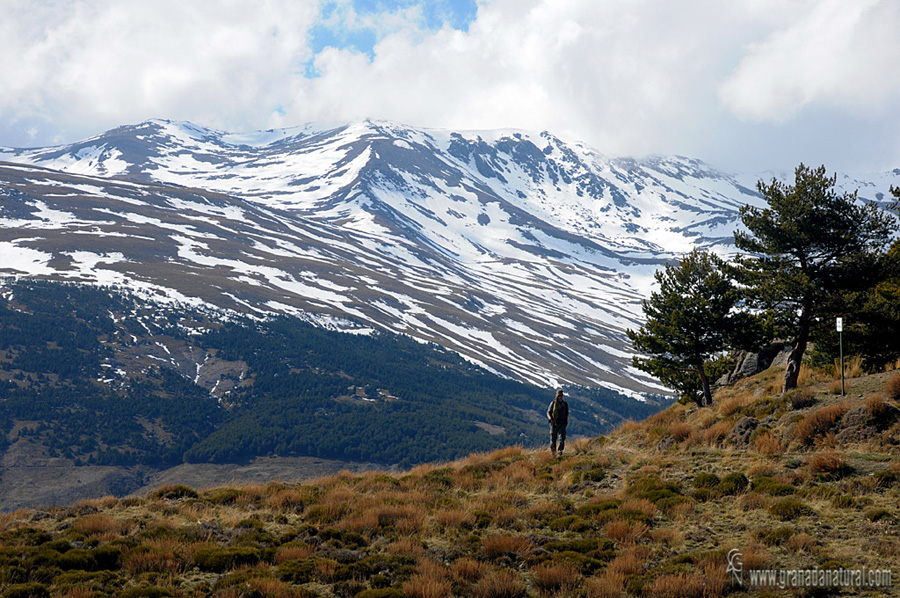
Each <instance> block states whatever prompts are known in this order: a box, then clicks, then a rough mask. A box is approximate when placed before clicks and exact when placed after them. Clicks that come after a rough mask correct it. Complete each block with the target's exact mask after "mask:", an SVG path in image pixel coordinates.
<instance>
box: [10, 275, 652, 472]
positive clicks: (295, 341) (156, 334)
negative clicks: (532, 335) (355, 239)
mask: <svg viewBox="0 0 900 598" xmlns="http://www.w3.org/2000/svg"><path fill="white" fill-rule="evenodd" d="M0 290H2V293H0V296H2V299H0V449H4V448H5V447H6V446H7V445H8V444H9V443H10V442H13V441H16V440H18V439H22V438H28V439H31V440H33V441H34V442H37V443H39V444H41V445H44V446H46V447H47V449H48V450H49V454H50V455H51V456H60V457H66V458H69V459H72V460H74V461H75V462H76V464H105V465H136V464H143V465H149V466H154V467H162V466H170V465H174V464H178V463H181V462H184V461H189V462H220V463H221V462H239V461H243V460H248V459H252V458H254V457H257V456H265V455H279V456H315V457H324V458H330V459H338V460H345V461H362V462H373V463H380V464H400V465H411V464H414V463H420V462H426V461H434V460H444V459H452V458H455V457H459V456H461V455H465V454H469V453H471V452H473V451H484V450H490V449H495V448H498V447H502V446H509V445H513V444H522V445H525V446H537V445H540V444H543V442H544V441H545V435H546V430H545V427H546V426H545V424H544V422H543V419H542V418H543V416H542V413H543V410H545V409H546V405H547V403H548V402H549V400H550V399H551V398H552V392H551V391H550V390H549V389H544V388H539V387H536V386H531V385H527V384H522V383H519V382H515V381H512V380H508V379H504V378H500V377H498V376H495V375H493V374H491V373H489V372H487V371H485V370H483V369H481V368H478V367H476V366H474V365H472V364H471V363H469V362H466V361H465V360H463V359H462V358H461V357H460V356H458V355H457V354H455V353H451V352H449V351H446V350H443V349H441V348H440V347H437V346H434V345H423V344H421V343H419V342H416V341H414V340H412V339H411V338H408V337H404V336H399V335H394V334H387V333H375V334H371V335H359V334H347V333H341V332H336V331H331V330H326V329H323V328H317V327H314V326H312V325H310V324H308V323H305V322H303V321H301V320H299V319H297V318H292V317H273V318H270V319H266V320H250V319H247V318H241V317H236V316H233V315H232V316H230V317H225V316H224V314H217V313H208V312H204V311H202V310H197V309H193V308H188V307H183V306H182V307H177V308H175V307H171V306H169V307H166V306H162V305H153V304H148V303H146V302H144V301H142V300H140V299H138V298H136V297H135V296H133V295H131V294H129V293H127V292H126V291H124V290H123V289H104V288H97V287H91V286H85V285H76V284H66V283H58V282H50V281H32V280H24V279H20V280H9V281H6V282H5V283H4V284H3V285H2V289H0ZM163 345H165V346H166V347H165V351H166V353H168V352H169V348H168V347H172V351H173V352H177V351H180V356H179V355H175V356H172V357H169V356H168V355H167V354H166V353H160V351H159V349H158V347H162V346H163ZM179 347H180V349H179ZM154 350H155V351H156V354H154ZM159 355H162V357H160V356H159ZM185 355H188V356H192V357H191V359H193V360H195V361H196V362H197V363H196V364H195V363H193V362H192V361H185V358H184V356H185ZM176 358H177V359H176ZM210 358H214V361H216V363H217V364H219V367H220V368H221V370H222V372H221V374H220V375H219V379H218V380H217V384H216V386H217V385H218V383H219V382H221V383H222V384H226V383H227V386H228V387H229V388H230V390H229V391H228V392H225V393H222V392H220V393H218V394H213V390H215V387H214V388H212V389H211V388H210V387H209V386H210V385H207V386H203V385H202V384H201V383H200V382H199V372H200V366H201V365H202V363H201V362H205V360H208V359H210ZM166 359H168V361H167V360H166ZM179 359H180V361H178V360H179ZM176 362H178V363H176ZM195 371H196V375H195ZM569 394H570V397H571V404H572V425H571V430H572V432H573V433H575V434H578V435H585V436H594V435H598V434H602V433H604V432H607V431H609V430H610V429H611V428H612V427H613V426H614V425H615V424H617V423H618V422H620V421H623V420H624V419H642V418H644V417H646V416H648V415H650V414H652V413H654V412H656V411H658V410H659V409H660V408H661V406H662V404H663V403H664V402H665V401H649V402H642V401H637V400H634V399H631V398H628V397H624V396H622V395H618V394H617V393H615V392H613V391H609V390H606V389H570V393H569Z"/></svg>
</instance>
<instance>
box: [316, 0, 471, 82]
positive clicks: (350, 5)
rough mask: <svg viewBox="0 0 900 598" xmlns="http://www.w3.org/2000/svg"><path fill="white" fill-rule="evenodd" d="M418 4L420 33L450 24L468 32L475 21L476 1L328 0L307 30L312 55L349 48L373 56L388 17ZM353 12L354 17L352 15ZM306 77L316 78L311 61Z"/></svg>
mask: <svg viewBox="0 0 900 598" xmlns="http://www.w3.org/2000/svg"><path fill="white" fill-rule="evenodd" d="M413 7H418V8H419V11H420V14H421V19H420V21H419V22H418V23H416V24H417V25H418V26H419V28H420V29H421V30H422V31H423V32H428V31H437V30H439V29H441V28H442V27H444V26H445V25H449V26H450V27H452V28H453V29H457V30H459V31H468V29H469V24H470V23H472V21H474V20H475V16H476V14H477V13H478V5H477V4H476V2H475V0H433V1H428V0H352V2H335V1H329V2H325V3H324V4H323V5H322V9H321V12H320V14H319V22H318V23H317V24H316V25H314V26H313V27H312V29H310V32H309V47H310V49H311V50H312V52H313V54H314V55H317V54H319V53H320V52H321V51H322V50H324V49H325V48H337V49H339V50H351V51H354V52H359V53H360V54H365V55H366V56H368V57H369V59H372V58H374V57H375V44H377V43H378V42H379V41H380V40H381V39H382V38H383V37H385V36H386V35H389V34H390V33H393V30H392V29H390V27H389V25H387V23H388V22H390V20H389V19H383V18H382V17H389V16H390V15H394V14H397V13H400V12H402V11H406V10H408V9H410V8H413ZM353 15H355V19H354V18H353ZM305 67H306V70H305V74H306V76H307V77H316V76H318V73H317V72H316V71H315V68H314V66H313V61H312V60H311V61H310V62H309V63H307V64H306V65H305Z"/></svg>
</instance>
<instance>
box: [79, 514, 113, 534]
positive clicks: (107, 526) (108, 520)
mask: <svg viewBox="0 0 900 598" xmlns="http://www.w3.org/2000/svg"><path fill="white" fill-rule="evenodd" d="M72 527H74V528H75V530H77V531H79V532H81V533H83V534H86V535H88V536H100V535H120V534H122V533H123V532H125V531H126V529H127V526H126V524H125V523H124V522H122V521H120V520H118V519H115V518H113V517H110V516H109V515H104V514H103V513H93V514H91V515H85V516H84V517H81V518H80V519H78V520H77V521H76V522H75V523H74V524H73V526H72Z"/></svg>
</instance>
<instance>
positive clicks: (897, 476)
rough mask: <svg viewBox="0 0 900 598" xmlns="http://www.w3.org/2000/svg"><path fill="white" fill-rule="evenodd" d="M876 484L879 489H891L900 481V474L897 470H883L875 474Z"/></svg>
mask: <svg viewBox="0 0 900 598" xmlns="http://www.w3.org/2000/svg"><path fill="white" fill-rule="evenodd" d="M874 475H875V484H876V486H878V487H879V488H890V487H891V486H894V485H895V484H896V483H897V481H898V480H900V472H898V471H897V470H896V469H892V468H889V469H882V470H880V471H876V472H875V474H874Z"/></svg>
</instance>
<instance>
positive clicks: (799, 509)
mask: <svg viewBox="0 0 900 598" xmlns="http://www.w3.org/2000/svg"><path fill="white" fill-rule="evenodd" d="M769 512H770V513H771V514H772V515H774V516H775V517H778V518H779V519H781V520H782V521H786V520H789V519H796V518H797V517H801V516H803V515H814V514H815V511H813V510H812V507H810V506H809V505H807V504H806V503H805V502H803V501H801V500H797V499H795V498H783V499H781V500H779V501H777V502H775V503H774V504H772V506H771V507H769Z"/></svg>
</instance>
